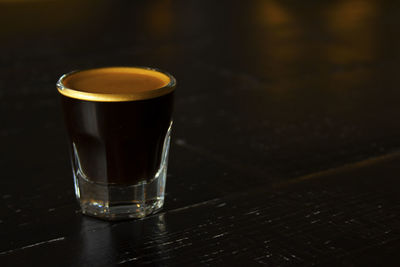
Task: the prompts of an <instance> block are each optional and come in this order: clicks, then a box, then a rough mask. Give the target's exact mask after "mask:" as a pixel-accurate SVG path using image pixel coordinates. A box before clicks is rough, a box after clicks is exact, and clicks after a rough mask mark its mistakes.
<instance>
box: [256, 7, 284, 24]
mask: <svg viewBox="0 0 400 267" xmlns="http://www.w3.org/2000/svg"><path fill="white" fill-rule="evenodd" d="M256 10H257V12H258V16H257V18H258V19H259V20H260V22H261V23H263V24H265V25H282V24H285V23H290V22H291V17H290V16H289V14H288V13H287V11H286V10H285V9H284V8H283V7H282V6H280V5H279V4H278V3H277V2H276V1H261V2H259V5H258V6H257V9H256Z"/></svg>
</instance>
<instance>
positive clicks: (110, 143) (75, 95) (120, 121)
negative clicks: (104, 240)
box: [57, 67, 176, 220]
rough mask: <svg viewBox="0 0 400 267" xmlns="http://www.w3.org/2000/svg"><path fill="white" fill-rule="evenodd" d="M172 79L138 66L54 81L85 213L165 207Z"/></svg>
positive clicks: (121, 215)
mask: <svg viewBox="0 0 400 267" xmlns="http://www.w3.org/2000/svg"><path fill="white" fill-rule="evenodd" d="M175 84H176V82H175V79H174V78H173V77H172V76H171V75H170V74H168V73H166V72H163V71H160V70H157V69H151V68H144V67H108V68H98V69H90V70H83V71H75V72H72V73H69V74H66V75H63V76H62V77H61V78H60V80H59V82H58V83H57V87H58V91H59V92H60V93H61V101H62V106H63V110H64V118H65V123H66V128H67V132H68V137H69V141H70V142H69V143H70V151H71V159H72V169H73V176H74V182H75V191H76V196H77V198H78V200H79V203H80V205H81V208H82V212H83V213H84V214H88V215H92V216H96V217H100V218H104V219H111V220H113V219H125V218H138V217H143V216H146V215H147V214H149V213H152V212H154V211H156V210H158V209H160V208H161V207H162V205H163V202H164V192H165V181H166V172H167V165H168V151H169V140H170V132H171V126H172V108H173V95H174V89H175Z"/></svg>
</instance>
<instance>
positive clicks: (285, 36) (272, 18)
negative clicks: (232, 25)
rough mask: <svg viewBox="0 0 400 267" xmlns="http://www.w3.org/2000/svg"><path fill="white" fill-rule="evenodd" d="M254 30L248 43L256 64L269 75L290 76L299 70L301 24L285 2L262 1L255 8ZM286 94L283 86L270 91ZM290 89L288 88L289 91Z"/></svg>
mask: <svg viewBox="0 0 400 267" xmlns="http://www.w3.org/2000/svg"><path fill="white" fill-rule="evenodd" d="M252 13H253V14H254V15H253V16H252V17H253V18H254V23H255V24H256V25H255V29H257V30H255V31H250V33H249V40H248V44H249V45H250V46H251V47H250V48H249V50H250V51H253V53H257V54H253V55H252V57H254V58H256V60H257V65H259V66H261V68H263V69H265V71H267V74H266V75H268V76H272V77H285V76H286V77H287V76H290V75H291V73H293V72H295V71H296V69H297V68H298V66H299V65H298V62H299V61H300V60H301V58H302V56H303V54H304V52H303V46H302V45H301V43H300V42H299V39H301V36H302V28H301V24H300V21H299V20H298V18H296V17H295V13H293V10H290V9H288V8H287V6H285V5H284V4H283V3H282V2H279V1H275V0H269V1H264V0H259V1H257V2H256V3H255V5H254V6H253V10H252ZM275 88H276V89H277V91H280V92H279V93H283V91H285V90H286V89H285V88H283V87H282V86H281V87H279V90H278V88H277V87H274V88H271V89H270V90H274V89H275ZM287 89H289V88H287Z"/></svg>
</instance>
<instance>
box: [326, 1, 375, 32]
mask: <svg viewBox="0 0 400 267" xmlns="http://www.w3.org/2000/svg"><path fill="white" fill-rule="evenodd" d="M327 13H328V17H329V24H330V28H331V29H332V30H335V31H352V30H357V29H359V28H362V27H364V26H365V23H366V22H367V21H368V20H369V19H371V18H373V17H374V16H375V15H376V4H375V2H374V1H366V0H344V1H340V2H339V3H338V4H336V6H335V7H333V8H330V9H329V11H328V12H327Z"/></svg>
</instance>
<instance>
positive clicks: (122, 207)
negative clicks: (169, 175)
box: [75, 168, 166, 220]
mask: <svg viewBox="0 0 400 267" xmlns="http://www.w3.org/2000/svg"><path fill="white" fill-rule="evenodd" d="M165 179H166V170H165V168H164V170H163V171H162V172H161V173H159V175H157V176H156V177H155V178H154V179H153V180H151V181H150V182H146V181H142V182H140V183H139V184H136V185H124V186H122V185H113V184H109V185H105V184H99V183H95V182H91V181H88V180H86V179H85V178H84V177H82V176H80V175H79V174H78V175H75V190H76V196H77V198H78V201H79V203H80V206H81V209H82V213H83V214H86V215H89V216H94V217H97V218H101V219H105V220H123V219H130V218H142V217H145V216H146V215H148V214H151V213H153V212H155V211H157V210H159V209H160V208H161V207H162V206H163V204H164V192H165Z"/></svg>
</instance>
